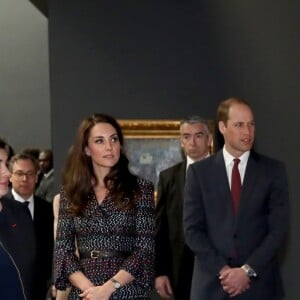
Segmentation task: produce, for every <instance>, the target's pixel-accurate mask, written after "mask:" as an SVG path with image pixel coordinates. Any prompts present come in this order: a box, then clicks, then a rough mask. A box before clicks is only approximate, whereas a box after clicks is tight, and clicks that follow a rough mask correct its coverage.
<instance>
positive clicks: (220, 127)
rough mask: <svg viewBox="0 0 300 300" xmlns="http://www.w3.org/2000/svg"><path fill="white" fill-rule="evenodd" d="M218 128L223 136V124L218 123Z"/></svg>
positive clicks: (221, 122)
mask: <svg viewBox="0 0 300 300" xmlns="http://www.w3.org/2000/svg"><path fill="white" fill-rule="evenodd" d="M218 127H219V130H220V132H221V133H222V134H223V133H224V131H225V128H226V126H225V124H224V122H223V121H219V123H218Z"/></svg>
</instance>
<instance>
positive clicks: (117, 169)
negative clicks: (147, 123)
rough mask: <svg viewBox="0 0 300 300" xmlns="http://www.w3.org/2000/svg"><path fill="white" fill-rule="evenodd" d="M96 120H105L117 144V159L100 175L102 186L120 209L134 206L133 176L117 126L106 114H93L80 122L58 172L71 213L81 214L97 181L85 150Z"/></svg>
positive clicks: (135, 180) (135, 182) (120, 132)
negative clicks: (118, 150) (119, 148)
mask: <svg viewBox="0 0 300 300" xmlns="http://www.w3.org/2000/svg"><path fill="white" fill-rule="evenodd" d="M98 123H108V124H110V125H111V126H113V127H114V128H115V129H116V131H117V135H118V138H119V141H120V144H121V153H120V159H119V161H118V162H117V164H116V165H115V166H113V167H112V169H111V171H110V172H109V174H107V175H106V176H105V178H104V184H105V187H106V188H107V189H108V190H109V192H110V195H111V196H112V199H113V201H114V203H115V204H116V206H117V207H118V208H120V209H131V208H133V207H134V206H135V201H136V198H137V196H138V194H139V188H138V183H137V176H135V175H133V174H132V173H131V172H130V171H129V168H128V165H129V161H128V158H127V157H126V155H125V153H124V149H123V143H124V139H123V134H122V130H121V127H120V125H119V124H118V122H117V121H116V120H115V119H114V118H113V117H111V116H109V115H106V114H94V115H92V116H90V117H87V118H86V119H84V120H83V121H82V122H81V124H80V126H79V128H78V130H77V134H76V138H75V141H74V143H73V145H72V147H71V148H70V150H69V152H68V156H67V159H66V163H65V166H64V168H63V172H62V185H63V190H64V192H65V194H66V197H67V199H68V201H69V212H70V213H71V214H72V215H81V214H82V211H83V209H84V208H85V207H86V205H87V202H88V199H89V197H88V196H89V194H90V193H91V192H92V191H93V186H94V185H97V184H98V180H97V177H96V175H95V173H94V169H93V165H92V160H91V157H90V156H87V155H86V152H85V147H86V146H87V145H88V139H89V136H90V132H91V130H92V128H93V127H94V126H95V125H96V124H98Z"/></svg>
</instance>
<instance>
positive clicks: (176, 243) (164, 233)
mask: <svg viewBox="0 0 300 300" xmlns="http://www.w3.org/2000/svg"><path fill="white" fill-rule="evenodd" d="M185 174H186V161H183V162H181V163H179V164H176V165H175V166H173V167H171V168H168V169H166V170H164V171H162V172H161V173H160V174H159V181H158V189H157V206H156V262H155V265H156V276H160V275H167V276H168V277H169V278H170V280H171V283H172V286H173V290H174V295H175V297H176V299H183V297H187V298H188V297H189V293H190V285H191V279H192V273H193V264H194V255H193V253H192V252H191V250H190V249H189V248H188V247H187V245H186V244H185V242H184V235H183V224H182V211H183V190H184V181H185Z"/></svg>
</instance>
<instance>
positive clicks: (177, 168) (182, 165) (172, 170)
mask: <svg viewBox="0 0 300 300" xmlns="http://www.w3.org/2000/svg"><path fill="white" fill-rule="evenodd" d="M185 166H186V161H182V162H180V163H178V164H176V165H174V166H171V167H169V168H167V169H165V170H162V171H161V172H160V173H159V176H160V177H169V176H172V175H174V174H176V173H178V172H180V171H181V170H182V168H185Z"/></svg>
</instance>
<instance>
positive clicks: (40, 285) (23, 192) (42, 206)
mask: <svg viewBox="0 0 300 300" xmlns="http://www.w3.org/2000/svg"><path fill="white" fill-rule="evenodd" d="M38 168H39V166H38V161H37V160H36V159H35V158H34V157H32V156H30V155H29V154H24V153H23V154H17V155H15V156H13V157H12V159H11V160H10V171H11V174H12V175H11V178H10V182H11V184H12V189H11V191H9V193H8V194H7V196H8V197H9V198H11V200H12V201H17V202H19V203H20V205H23V204H27V207H24V209H25V210H26V211H27V212H28V214H30V215H31V217H32V220H33V227H34V230H35V235H36V245H37V246H36V253H37V269H36V274H37V276H36V280H35V297H34V299H36V300H41V299H45V297H46V293H47V289H48V287H49V285H50V280H51V271H52V253H53V209H52V205H51V204H50V203H48V202H46V201H45V200H44V199H42V198H40V197H37V196H35V195H34V190H35V184H36V182H37V172H38Z"/></svg>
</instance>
